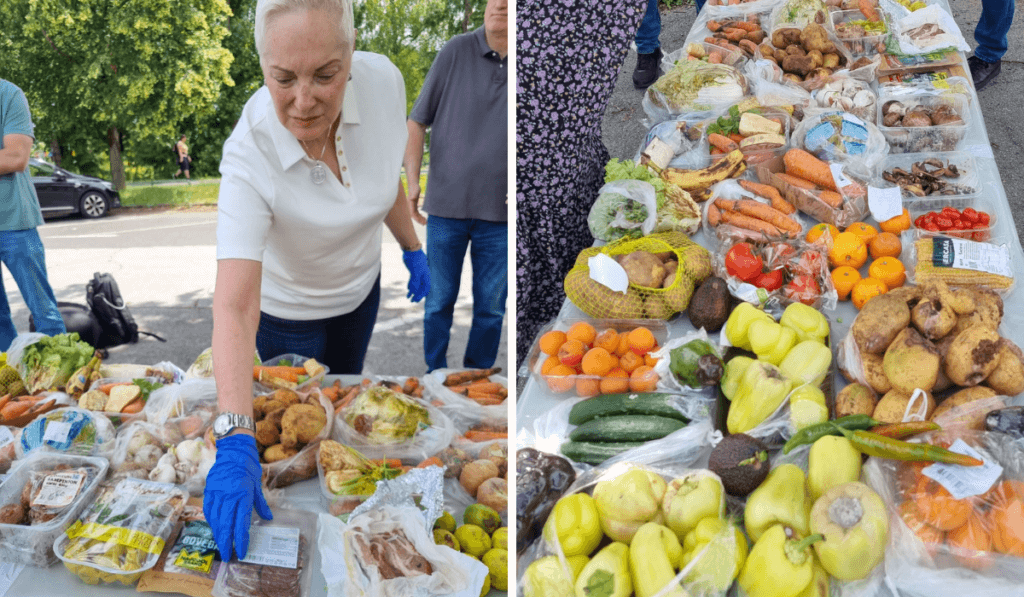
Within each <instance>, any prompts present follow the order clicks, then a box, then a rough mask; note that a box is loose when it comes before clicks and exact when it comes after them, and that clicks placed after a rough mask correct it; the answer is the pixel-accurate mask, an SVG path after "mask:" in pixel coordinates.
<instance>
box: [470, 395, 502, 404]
mask: <svg viewBox="0 0 1024 597" xmlns="http://www.w3.org/2000/svg"><path fill="white" fill-rule="evenodd" d="M471 398H472V400H473V402H476V403H477V404H479V405H480V406H499V405H501V404H503V403H504V402H505V399H504V398H502V397H501V396H495V395H494V394H483V395H481V396H476V397H471Z"/></svg>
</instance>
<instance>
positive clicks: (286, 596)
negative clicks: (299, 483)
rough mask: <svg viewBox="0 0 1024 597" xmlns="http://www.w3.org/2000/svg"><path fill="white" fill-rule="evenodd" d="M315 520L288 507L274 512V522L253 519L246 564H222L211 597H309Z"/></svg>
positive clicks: (311, 515)
mask: <svg viewBox="0 0 1024 597" xmlns="http://www.w3.org/2000/svg"><path fill="white" fill-rule="evenodd" d="M317 521H318V518H317V515H316V514H314V513H312V512H306V511H304V510H295V509H290V508H280V509H278V510H277V511H275V512H274V519H273V520H263V519H262V518H259V517H257V516H253V522H252V526H250V527H249V534H250V543H249V553H248V554H247V555H246V560H248V561H242V560H237V559H235V560H231V561H230V562H228V563H227V564H223V563H222V564H221V566H220V568H219V570H218V571H217V580H216V581H215V582H214V585H213V590H212V591H211V594H212V595H213V597H251V596H252V595H274V597H308V595H309V593H310V585H311V584H312V574H313V558H314V557H316V553H315V552H314V551H313V546H314V545H316V541H315V540H314V538H315V537H316V535H317ZM331 549H336V547H332V548H331ZM325 570H326V568H325Z"/></svg>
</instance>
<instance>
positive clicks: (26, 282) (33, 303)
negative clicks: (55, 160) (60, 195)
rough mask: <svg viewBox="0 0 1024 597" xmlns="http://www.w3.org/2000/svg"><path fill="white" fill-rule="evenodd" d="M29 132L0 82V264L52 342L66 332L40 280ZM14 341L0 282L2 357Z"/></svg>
mask: <svg viewBox="0 0 1024 597" xmlns="http://www.w3.org/2000/svg"><path fill="white" fill-rule="evenodd" d="M33 130H34V125H33V124H32V115H31V113H30V112H29V109H28V100H27V99H25V93H24V92H22V90H21V89H20V88H19V87H18V86H17V85H15V84H14V83H11V82H10V81H6V80H4V79H0V262H3V264H4V265H6V266H7V269H8V270H9V271H10V272H11V276H12V277H13V278H14V281H15V282H16V283H17V284H18V290H20V291H21V296H22V298H24V299H25V304H26V305H27V306H28V310H29V311H30V312H31V313H32V318H33V319H34V320H35V324H36V330H37V331H38V332H40V333H43V334H46V335H48V336H53V335H56V334H63V333H64V332H65V331H66V330H65V329H64V320H63V319H62V318H61V316H60V311H58V310H57V299H56V298H55V297H54V296H53V288H51V287H50V280H49V278H48V277H47V275H46V254H45V251H44V250H43V241H42V240H40V238H39V232H37V231H36V228H37V227H38V226H39V225H41V224H42V223H43V212H42V210H41V209H39V197H37V196H36V189H35V187H34V186H32V178H31V177H30V176H29V172H28V158H29V155H30V154H31V153H32V144H33V143H34V142H35V137H34V135H33ZM17 335H18V331H17V330H16V329H15V327H14V320H13V319H12V318H11V305H10V304H9V303H8V302H7V292H6V290H5V289H4V287H3V279H2V278H0V350H2V351H6V350H7V349H8V348H9V347H10V346H11V342H12V341H13V340H14V338H15V336H17Z"/></svg>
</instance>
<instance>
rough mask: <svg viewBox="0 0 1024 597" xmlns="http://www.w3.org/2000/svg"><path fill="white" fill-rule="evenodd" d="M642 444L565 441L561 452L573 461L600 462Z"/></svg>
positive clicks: (642, 443)
mask: <svg viewBox="0 0 1024 597" xmlns="http://www.w3.org/2000/svg"><path fill="white" fill-rule="evenodd" d="M642 445H644V442H565V443H564V444H562V454H563V455H564V456H565V457H566V458H568V459H570V460H573V461H575V462H583V463H586V464H601V463H602V462H604V461H605V460H608V459H609V458H611V457H612V456H616V455H618V454H621V453H623V452H625V451H626V450H630V449H633V448H637V447H639V446H642Z"/></svg>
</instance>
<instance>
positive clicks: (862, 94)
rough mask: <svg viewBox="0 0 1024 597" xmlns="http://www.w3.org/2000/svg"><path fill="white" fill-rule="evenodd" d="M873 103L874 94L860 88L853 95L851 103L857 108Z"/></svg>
mask: <svg viewBox="0 0 1024 597" xmlns="http://www.w3.org/2000/svg"><path fill="white" fill-rule="evenodd" d="M873 103H875V94H873V93H871V92H870V91H868V90H867V89H862V90H861V91H858V92H857V94H856V95H854V96H853V105H854V106H856V107H857V108H866V107H868V106H870V105H871V104H873Z"/></svg>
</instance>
